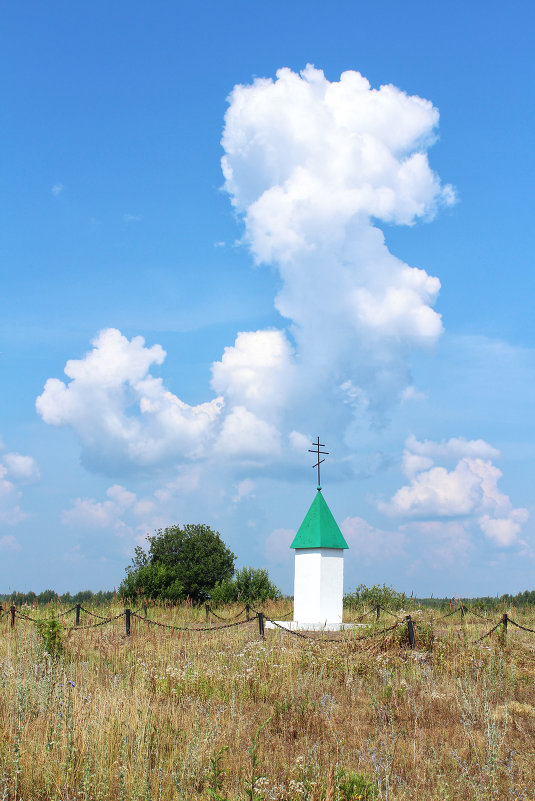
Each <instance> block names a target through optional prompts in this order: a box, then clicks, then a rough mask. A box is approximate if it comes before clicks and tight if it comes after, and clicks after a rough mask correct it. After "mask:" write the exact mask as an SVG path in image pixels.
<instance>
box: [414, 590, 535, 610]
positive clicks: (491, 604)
mask: <svg viewBox="0 0 535 801" xmlns="http://www.w3.org/2000/svg"><path fill="white" fill-rule="evenodd" d="M412 600H413V601H415V602H416V603H418V604H420V605H421V606H430V607H432V608H436V609H442V608H443V607H444V606H449V605H450V604H451V603H457V604H459V603H463V604H464V605H465V606H469V607H473V608H474V609H478V608H485V609H502V608H503V607H504V606H530V605H533V604H535V590H525V591H524V592H519V593H517V594H516V595H509V593H507V592H506V593H505V595H494V596H491V595H482V596H481V597H480V598H414V599H412Z"/></svg>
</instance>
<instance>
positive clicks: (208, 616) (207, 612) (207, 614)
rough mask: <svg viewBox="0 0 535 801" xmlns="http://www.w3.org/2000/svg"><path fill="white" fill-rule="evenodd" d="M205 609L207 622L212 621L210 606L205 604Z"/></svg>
mask: <svg viewBox="0 0 535 801" xmlns="http://www.w3.org/2000/svg"><path fill="white" fill-rule="evenodd" d="M204 609H205V611H206V622H207V623H208V621H209V620H210V604H205V605H204Z"/></svg>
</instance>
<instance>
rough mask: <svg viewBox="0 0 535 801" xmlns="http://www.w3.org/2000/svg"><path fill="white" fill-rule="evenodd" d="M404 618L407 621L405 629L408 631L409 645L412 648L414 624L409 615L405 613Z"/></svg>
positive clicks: (414, 638)
mask: <svg viewBox="0 0 535 801" xmlns="http://www.w3.org/2000/svg"><path fill="white" fill-rule="evenodd" d="M405 620H406V621H407V631H408V633H409V645H410V647H411V648H414V647H415V646H416V637H415V636H414V625H413V622H412V618H411V616H410V615H407V617H406V618H405Z"/></svg>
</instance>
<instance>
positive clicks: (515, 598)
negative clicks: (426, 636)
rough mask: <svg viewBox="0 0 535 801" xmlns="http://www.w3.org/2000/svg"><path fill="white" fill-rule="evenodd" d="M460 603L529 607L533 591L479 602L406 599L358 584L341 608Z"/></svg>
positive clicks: (385, 588) (376, 586)
mask: <svg viewBox="0 0 535 801" xmlns="http://www.w3.org/2000/svg"><path fill="white" fill-rule="evenodd" d="M459 603H463V604H464V605H465V606H468V607H471V608H473V609H476V610H478V609H483V608H485V609H503V608H504V607H506V606H528V605H532V604H535V590H531V591H530V590H526V591H525V592H519V593H518V594H517V595H509V594H508V593H506V594H505V595H499V596H498V595H494V596H489V595H485V596H482V597H480V598H453V597H452V598H433V597H431V598H418V597H415V596H414V595H412V594H411V595H406V594H405V593H404V592H398V591H397V590H395V589H394V588H393V587H390V586H387V585H386V584H383V585H380V584H374V585H373V587H367V586H366V585H365V584H359V586H358V587H357V588H356V590H355V591H354V592H351V593H347V595H344V606H345V607H346V609H357V608H358V609H360V608H361V607H365V606H369V607H373V606H376V605H377V604H380V605H381V606H384V607H385V609H409V608H411V609H412V608H414V607H418V606H428V607H431V608H433V609H444V608H446V607H448V608H449V607H450V606H452V605H458V604H459Z"/></svg>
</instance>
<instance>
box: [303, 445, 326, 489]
mask: <svg viewBox="0 0 535 801" xmlns="http://www.w3.org/2000/svg"><path fill="white" fill-rule="evenodd" d="M312 445H313V446H314V448H313V449H311V448H309V449H308V452H309V453H315V454H316V456H317V457H318V461H317V462H316V464H315V465H312V469H314V467H317V468H318V489H320V488H321V483H320V464H322V462H324V461H325V459H320V455H321V456H323V455H325V456H328V455H329V451H320V448H324V447H325V445H323V444H322V443H321V442H320V438H319V437H318V439H317V442H313V443H312Z"/></svg>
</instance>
